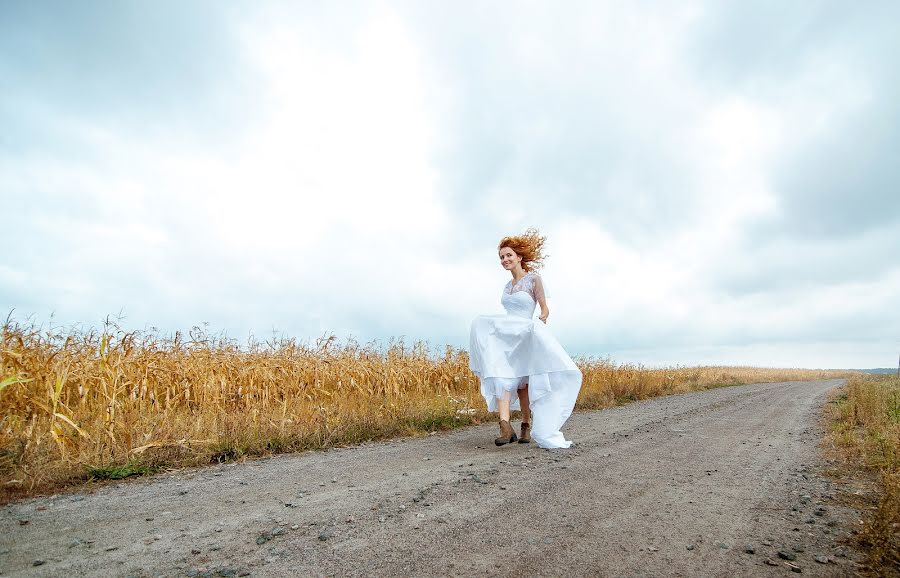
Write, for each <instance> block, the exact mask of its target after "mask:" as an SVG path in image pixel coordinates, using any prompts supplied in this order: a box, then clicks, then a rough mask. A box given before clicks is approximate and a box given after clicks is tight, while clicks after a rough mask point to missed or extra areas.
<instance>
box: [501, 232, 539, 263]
mask: <svg viewBox="0 0 900 578" xmlns="http://www.w3.org/2000/svg"><path fill="white" fill-rule="evenodd" d="M546 240H547V237H543V236H541V234H540V232H539V231H538V230H537V229H535V228H534V227H529V228H528V230H527V231H525V233H524V234H523V235H515V236H513V237H503V238H502V239H500V244H499V245H498V246H497V251H499V250H500V249H502V248H504V247H509V248H510V249H512V250H513V251H515V252H516V255H518V256H520V257H522V268H523V269H525V270H526V271H534V270H535V269H540V268H541V267H543V266H544V263H543V260H544V259H545V258H546V257H548V255H544V254H543V252H542V251H543V249H544V242H545V241H546Z"/></svg>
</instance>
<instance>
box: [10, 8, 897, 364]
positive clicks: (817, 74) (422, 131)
mask: <svg viewBox="0 0 900 578" xmlns="http://www.w3.org/2000/svg"><path fill="white" fill-rule="evenodd" d="M898 21H900V3H897V2H894V1H892V0H885V1H876V0H872V1H868V2H859V3H847V2H839V1H829V0H823V1H815V2H814V1H803V2H789V3H785V2H775V1H764V0H760V1H753V2H738V1H733V2H731V1H726V2H723V1H720V0H710V1H693V0H687V1H679V2H664V1H659V2H651V1H646V2H645V1H633V2H631V1H629V2H625V1H599V0H598V1H590V2H576V1H571V2H565V3H560V2H549V1H548V2H502V1H497V2H476V1H455V2H419V1H410V2H402V1H396V2H391V1H377V0H373V1H369V2H350V1H348V2H324V1H321V2H272V1H265V2H234V1H232V2H219V1H199V0H197V1H190V2H182V1H172V0H164V1H155V2H113V1H109V2H97V1H84V2H78V3H73V2H63V1H55V2H52V1H43V0H27V1H26V0H22V1H17V0H8V1H5V2H2V3H0V214H2V216H3V227H2V228H0V243H2V246H3V247H4V251H3V252H2V253H0V255H2V257H0V312H3V313H4V314H9V313H10V312H12V315H13V317H14V318H16V319H20V320H21V319H26V318H31V319H34V320H36V321H37V322H39V323H54V324H57V325H65V324H83V325H85V326H89V327H90V326H99V325H100V324H101V323H102V321H103V320H104V319H105V318H106V317H107V316H113V317H120V318H121V321H120V323H121V324H122V325H123V326H124V327H126V328H131V329H148V328H158V329H159V330H160V331H162V332H174V331H176V330H182V331H185V330H189V329H190V328H191V327H192V326H195V325H200V324H203V323H206V324H208V325H207V327H208V328H209V330H210V331H215V332H219V331H221V332H226V333H227V335H229V336H231V337H234V338H236V339H239V340H243V339H246V338H248V337H249V336H251V335H252V336H255V337H257V338H260V339H266V338H268V337H271V336H272V335H274V334H278V335H283V336H290V337H295V338H297V339H299V340H315V339H316V338H317V337H320V336H323V335H326V334H334V335H337V336H338V337H339V338H341V339H345V338H347V337H350V336H352V337H353V338H354V339H356V340H358V341H361V342H369V341H373V340H377V342H378V343H386V342H388V341H389V340H391V339H400V338H402V339H404V340H405V341H407V342H413V341H416V340H420V339H421V340H427V341H428V342H429V344H431V345H433V346H435V347H439V348H441V347H443V346H444V345H452V346H454V347H462V348H466V347H468V339H469V325H470V323H471V320H472V319H473V318H474V317H475V316H476V315H479V314H489V313H501V312H502V311H503V310H502V307H501V305H500V296H501V292H502V288H503V286H504V284H505V283H506V281H507V280H508V278H509V273H508V272H506V271H504V270H503V269H502V268H501V266H500V264H499V260H498V257H497V243H498V242H499V240H500V238H502V237H504V236H506V235H511V234H517V233H521V232H523V231H524V230H525V229H526V228H527V227H530V226H534V227H538V228H539V229H540V231H541V232H542V234H544V235H546V236H547V245H546V249H547V253H548V257H547V259H546V264H545V266H544V268H543V269H542V270H541V275H542V277H543V279H544V284H545V286H546V288H547V292H548V295H549V301H548V303H549V308H550V311H551V313H550V319H549V327H550V328H551V330H552V332H553V334H554V335H555V336H556V337H557V338H558V339H559V341H560V343H562V345H563V346H564V347H565V348H566V350H567V351H568V352H569V353H570V354H572V355H573V356H586V357H593V358H607V357H608V358H611V359H613V360H614V361H617V362H627V363H640V364H644V365H647V366H661V365H699V364H704V365H706V364H729V365H757V366H769V367H813V368H863V367H891V366H893V365H895V364H896V363H897V358H898V354H900V307H898V305H900V258H898V256H897V254H898V249H900V160H898V159H900V157H898V156H897V155H898V153H897V151H898V150H900V104H898V103H900V67H898V66H897V57H898V55H900V35H898V34H896V33H895V32H896V30H895V24H896V22H898Z"/></svg>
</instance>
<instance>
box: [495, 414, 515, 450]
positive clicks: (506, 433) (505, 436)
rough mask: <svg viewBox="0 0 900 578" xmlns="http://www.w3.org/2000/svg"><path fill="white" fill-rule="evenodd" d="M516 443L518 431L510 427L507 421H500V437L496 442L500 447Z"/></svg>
mask: <svg viewBox="0 0 900 578" xmlns="http://www.w3.org/2000/svg"><path fill="white" fill-rule="evenodd" d="M514 441H516V431H515V430H514V429H513V428H512V426H511V425H509V422H508V421H506V420H505V419H501V420H500V437H498V438H497V439H495V440H494V443H495V444H497V445H498V446H502V445H503V444H511V443H513V442H514Z"/></svg>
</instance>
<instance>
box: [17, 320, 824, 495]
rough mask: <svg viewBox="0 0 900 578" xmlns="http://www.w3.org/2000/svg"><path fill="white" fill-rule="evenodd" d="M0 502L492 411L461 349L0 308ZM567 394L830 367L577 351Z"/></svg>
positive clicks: (765, 377)
mask: <svg viewBox="0 0 900 578" xmlns="http://www.w3.org/2000/svg"><path fill="white" fill-rule="evenodd" d="M0 356H2V357H0V410H2V414H0V415H2V421H0V484H2V485H0V487H2V492H0V501H8V500H10V499H14V498H16V497H20V496H25V495H32V494H35V493H40V492H47V491H52V490H54V489H57V488H60V487H63V486H65V485H69V484H73V483H77V482H79V481H83V480H85V479H89V478H92V477H93V478H118V477H124V476H128V475H131V474H140V473H147V472H152V471H156V470H158V469H161V468H167V467H182V466H189V465H197V464H205V463H211V462H216V461H227V460H234V459H239V458H241V457H243V456H257V455H266V454H270V453H275V452H284V451H297V450H305V449H311V448H327V447H332V446H337V445H346V444H354V443H359V442H363V441H366V440H374V439H380V438H386V437H390V436H396V435H409V434H414V433H417V432H426V431H434V430H438V429H448V428H452V427H457V426H460V425H465V424H470V423H477V422H478V421H480V420H482V419H485V418H487V417H488V415H487V413H486V411H485V407H484V402H483V400H482V399H481V396H480V394H479V391H478V384H477V378H475V376H474V375H473V374H472V373H471V372H470V371H469V368H468V354H467V353H466V352H465V351H464V350H459V349H453V348H451V347H445V348H442V349H432V348H431V347H429V345H428V344H427V343H424V342H416V343H414V344H413V345H407V344H405V343H404V342H403V341H391V342H390V343H388V344H386V345H382V346H378V345H377V344H374V343H370V344H366V345H361V344H359V343H356V342H355V341H352V340H351V341H347V342H344V343H338V342H337V341H336V340H335V338H334V337H327V338H322V339H318V340H317V341H316V342H315V343H314V344H307V343H301V342H298V341H296V340H293V339H283V338H279V339H272V340H270V341H265V342H259V341H253V340H251V341H249V342H248V343H242V344H239V343H237V342H235V341H234V340H231V339H228V338H226V337H225V336H222V335H211V334H209V333H208V332H206V331H204V330H202V329H200V328H194V330H193V331H191V332H190V333H189V334H188V335H183V334H181V333H176V334H175V335H174V336H163V335H160V334H158V333H155V332H126V331H123V330H120V329H119V328H118V327H117V326H116V325H115V324H114V323H109V322H108V323H107V324H106V326H104V327H103V328H101V329H98V330H93V329H89V330H82V329H77V328H69V329H58V328H57V329H53V328H51V329H44V328H41V327H38V326H36V325H34V324H33V323H31V322H28V323H24V322H16V321H13V320H8V321H7V322H6V323H5V324H4V326H3V329H2V343H0ZM577 362H578V364H579V366H580V367H581V369H582V371H583V372H584V384H583V387H582V393H581V396H580V398H579V401H578V407H579V408H582V409H585V408H591V409H595V408H603V407H609V406H611V405H615V404H617V403H626V402H628V401H631V400H637V399H645V398H649V397H653V396H658V395H666V394H670V393H681V392H687V391H693V390H698V389H706V388H710V387H719V386H723V385H735V384H741V383H751V382H762V381H769V382H773V381H788V380H799V379H821V378H825V377H832V376H834V375H835V374H834V373H828V372H822V371H810V370H782V369H758V368H746V367H743V368H742V367H674V368H667V369H646V368H643V367H641V366H634V365H621V364H616V363H614V362H612V361H610V360H608V359H592V358H584V359H578V360H577Z"/></svg>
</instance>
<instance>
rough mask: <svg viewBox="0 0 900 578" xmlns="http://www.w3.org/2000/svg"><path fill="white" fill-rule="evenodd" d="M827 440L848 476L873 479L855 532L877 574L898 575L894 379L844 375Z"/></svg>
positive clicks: (899, 390)
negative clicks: (837, 452)
mask: <svg viewBox="0 0 900 578" xmlns="http://www.w3.org/2000/svg"><path fill="white" fill-rule="evenodd" d="M831 408H832V410H831V412H832V419H833V421H832V439H833V440H834V442H835V445H836V446H837V447H839V448H840V450H841V453H842V454H843V456H844V458H845V459H846V460H847V462H846V463H847V466H848V468H849V470H850V472H851V473H853V472H862V473H864V474H867V475H868V476H871V477H872V478H873V480H874V487H875V491H874V496H873V499H872V500H871V501H870V502H869V503H868V504H864V505H863V510H864V517H863V520H862V521H863V524H862V527H861V531H860V532H859V534H857V536H858V538H859V541H860V546H862V549H863V550H864V551H865V552H867V553H868V555H869V562H870V566H871V568H872V569H873V570H874V571H875V573H876V574H878V575H887V573H888V572H889V571H892V572H900V377H897V376H895V375H894V376H892V375H862V374H855V375H853V376H851V377H850V379H849V380H848V382H847V385H846V386H845V387H844V388H843V391H842V392H841V393H840V394H839V395H838V396H837V397H836V398H835V399H834V400H833V403H832V404H831Z"/></svg>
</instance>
